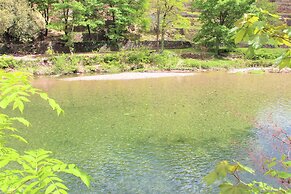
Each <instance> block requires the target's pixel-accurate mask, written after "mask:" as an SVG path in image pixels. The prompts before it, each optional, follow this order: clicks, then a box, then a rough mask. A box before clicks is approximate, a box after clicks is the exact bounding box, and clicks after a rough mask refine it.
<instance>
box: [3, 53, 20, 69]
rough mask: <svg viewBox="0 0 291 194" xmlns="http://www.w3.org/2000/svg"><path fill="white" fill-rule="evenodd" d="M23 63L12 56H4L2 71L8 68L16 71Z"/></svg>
mask: <svg viewBox="0 0 291 194" xmlns="http://www.w3.org/2000/svg"><path fill="white" fill-rule="evenodd" d="M21 63H22V62H21V61H17V60H15V59H14V58H13V57H11V56H6V55H3V56H1V57H0V68H1V69H6V68H11V69H15V68H17V67H19V66H20V65H21Z"/></svg>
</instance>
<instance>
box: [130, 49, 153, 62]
mask: <svg viewBox="0 0 291 194" xmlns="http://www.w3.org/2000/svg"><path fill="white" fill-rule="evenodd" d="M150 54H151V53H150V51H149V50H146V49H143V50H137V51H133V52H130V53H129V54H128V57H127V62H128V63H129V64H135V65H138V64H148V63H150Z"/></svg>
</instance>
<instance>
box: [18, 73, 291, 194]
mask: <svg viewBox="0 0 291 194" xmlns="http://www.w3.org/2000/svg"><path fill="white" fill-rule="evenodd" d="M33 84H34V86H35V87H38V88H41V89H43V90H44V91H46V92H47V93H48V94H49V95H50V96H51V97H53V98H54V99H56V100H57V102H58V103H59V104H60V105H61V107H62V108H63V109H64V110H65V114H64V115H62V116H60V117H58V116H57V115H56V114H55V112H53V111H52V110H50V108H49V106H48V105H47V104H46V103H45V102H43V101H42V100H40V99H38V98H36V97H35V98H33V103H31V104H28V105H27V109H26V110H25V113H24V116H25V117H26V118H27V119H28V120H30V121H31V123H32V127H30V128H29V129H26V130H23V134H24V135H23V136H24V137H26V138H27V139H28V140H29V142H30V144H29V145H24V144H20V143H17V146H18V147H20V148H21V149H32V148H39V147H41V148H44V149H47V150H51V151H53V152H54V156H55V157H57V158H59V159H62V160H64V161H66V162H68V163H76V164H78V165H79V166H80V168H82V169H83V170H84V171H86V172H87V173H88V174H89V175H90V176H91V177H92V186H91V187H90V188H89V189H87V188H86V187H85V186H83V185H82V184H81V183H80V182H79V181H78V180H76V179H75V178H73V177H68V179H69V181H68V182H69V183H68V184H69V188H70V193H211V192H213V193H215V191H211V190H209V189H208V188H207V187H206V186H205V185H204V183H203V181H202V177H203V176H205V175H206V174H207V172H209V171H210V170H211V169H213V167H214V165H215V163H217V162H218V161H220V160H224V159H227V160H232V159H235V160H239V161H241V162H242V163H244V164H250V165H252V162H251V160H250V159H249V156H248V152H249V148H250V145H251V144H252V142H258V143H259V142H260V140H259V139H258V137H257V136H256V134H255V133H254V128H255V126H256V125H257V124H258V123H257V122H258V121H262V120H263V119H262V118H264V117H265V116H266V115H267V114H269V113H270V112H272V111H276V110H282V109H281V108H280V107H281V106H282V107H283V108H284V109H286V111H287V112H288V111H289V110H290V109H289V106H290V102H291V76H290V75H287V74H286V75H285V74H268V75H250V74H246V75H240V74H227V73H202V74H195V75H193V76H188V77H168V78H155V79H139V80H114V81H113V80H112V81H110V80H107V81H64V80H61V79H58V78H37V79H35V80H34V82H33ZM289 99H290V101H289ZM274 107H277V108H274ZM278 107H279V108H278ZM288 114H289V113H288ZM279 120H280V119H279Z"/></svg>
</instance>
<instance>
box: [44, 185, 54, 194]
mask: <svg viewBox="0 0 291 194" xmlns="http://www.w3.org/2000/svg"><path fill="white" fill-rule="evenodd" d="M56 189H57V187H56V186H55V185H54V184H51V185H49V186H48V187H47V188H46V190H45V194H51V193H52V192H53V191H54V190H56Z"/></svg>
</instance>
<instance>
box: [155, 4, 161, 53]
mask: <svg viewBox="0 0 291 194" xmlns="http://www.w3.org/2000/svg"><path fill="white" fill-rule="evenodd" d="M160 15H161V8H160V0H158V1H157V26H156V44H157V45H156V47H157V48H156V52H157V53H158V52H159V51H160Z"/></svg>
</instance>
